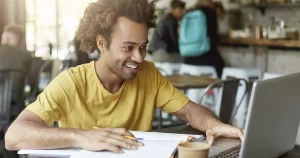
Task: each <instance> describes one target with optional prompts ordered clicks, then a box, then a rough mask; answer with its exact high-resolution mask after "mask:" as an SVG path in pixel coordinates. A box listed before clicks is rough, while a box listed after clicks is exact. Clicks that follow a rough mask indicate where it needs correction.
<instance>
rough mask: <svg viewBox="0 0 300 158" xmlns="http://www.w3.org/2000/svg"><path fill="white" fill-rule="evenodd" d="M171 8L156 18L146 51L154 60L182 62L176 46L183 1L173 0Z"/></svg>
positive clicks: (183, 7) (183, 9)
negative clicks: (156, 21)
mask: <svg viewBox="0 0 300 158" xmlns="http://www.w3.org/2000/svg"><path fill="white" fill-rule="evenodd" d="M171 9H172V10H171V12H169V13H167V14H165V15H163V16H162V17H161V18H160V19H159V20H158V23H157V25H156V28H155V31H154V34H153V37H152V40H151V42H150V44H149V49H148V51H149V53H150V54H152V58H153V61H154V62H182V57H181V56H180V54H179V48H178V23H179V21H180V20H181V19H182V17H183V15H184V13H185V2H182V1H180V0H173V1H172V2H171Z"/></svg>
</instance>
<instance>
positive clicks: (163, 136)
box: [130, 131, 203, 141]
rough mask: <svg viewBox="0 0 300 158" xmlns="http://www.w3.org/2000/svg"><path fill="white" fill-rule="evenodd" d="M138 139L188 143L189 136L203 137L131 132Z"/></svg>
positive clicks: (197, 136)
mask: <svg viewBox="0 0 300 158" xmlns="http://www.w3.org/2000/svg"><path fill="white" fill-rule="evenodd" d="M130 132H131V133H132V134H133V135H134V136H135V137H136V138H143V139H144V140H180V141H186V140H187V138H188V137H189V136H193V137H196V138H200V137H203V136H202V135H190V134H173V133H160V132H139V131H130Z"/></svg>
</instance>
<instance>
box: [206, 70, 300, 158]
mask: <svg viewBox="0 0 300 158" xmlns="http://www.w3.org/2000/svg"><path fill="white" fill-rule="evenodd" d="M299 112H300V73H297V74H292V75H287V76H283V77H278V78H274V79H268V80H262V81H257V82H255V83H254V85H253V89H252V93H251V98H250V105H249V110H248V116H247V119H246V125H245V135H244V141H243V143H242V144H241V145H239V146H238V145H237V142H236V140H233V142H232V143H233V145H234V146H235V147H234V148H231V149H229V150H226V151H224V150H223V151H214V152H215V153H216V152H218V154H214V155H210V157H213V158H221V157H232V158H275V157H279V156H281V155H283V154H285V153H287V152H288V151H290V150H292V149H293V148H294V145H295V140H296V136H297V131H298V126H299V120H300V114H299Z"/></svg>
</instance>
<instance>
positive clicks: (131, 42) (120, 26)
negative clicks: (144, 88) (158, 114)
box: [97, 17, 148, 80]
mask: <svg viewBox="0 0 300 158" xmlns="http://www.w3.org/2000/svg"><path fill="white" fill-rule="evenodd" d="M147 36H148V28H147V25H146V23H137V22H134V21H132V20H130V19H128V18H125V17H119V18H118V20H117V23H116V24H115V25H114V28H113V32H112V35H111V44H110V46H109V47H108V49H106V48H107V47H105V46H101V43H103V38H97V43H98V47H99V49H100V50H103V52H102V53H101V58H102V60H101V61H102V62H105V63H106V64H105V65H106V66H107V67H108V69H109V70H110V73H112V74H114V75H117V76H119V77H121V78H122V79H125V80H132V79H134V78H135V76H136V74H137V71H138V69H139V65H140V64H141V63H142V62H143V60H144V58H145V56H146V48H147V43H148V40H147ZM99 45H100V46H99ZM104 45H105V44H104Z"/></svg>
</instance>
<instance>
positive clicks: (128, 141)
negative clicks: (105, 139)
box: [110, 134, 144, 147]
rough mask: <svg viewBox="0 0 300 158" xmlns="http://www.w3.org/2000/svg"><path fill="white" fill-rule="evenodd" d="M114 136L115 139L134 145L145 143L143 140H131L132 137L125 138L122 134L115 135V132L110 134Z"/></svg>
mask: <svg viewBox="0 0 300 158" xmlns="http://www.w3.org/2000/svg"><path fill="white" fill-rule="evenodd" d="M110 136H111V137H112V138H115V139H118V140H120V141H124V142H126V143H128V144H130V145H133V146H138V147H140V146H143V145H144V144H143V143H142V142H138V141H135V140H131V139H128V138H125V137H123V136H120V135H115V134H111V135H110Z"/></svg>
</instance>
